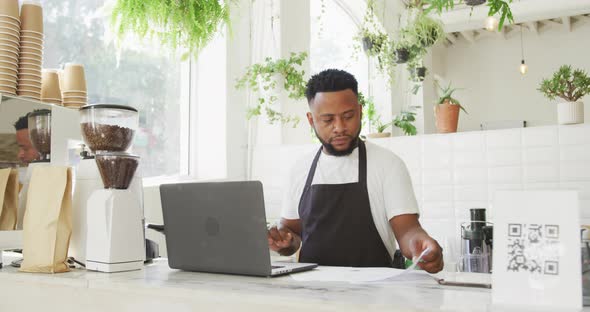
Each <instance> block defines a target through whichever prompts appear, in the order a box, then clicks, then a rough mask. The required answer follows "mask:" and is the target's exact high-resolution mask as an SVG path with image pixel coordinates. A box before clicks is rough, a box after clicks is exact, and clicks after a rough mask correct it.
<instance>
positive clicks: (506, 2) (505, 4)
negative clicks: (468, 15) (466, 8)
mask: <svg viewBox="0 0 590 312" xmlns="http://www.w3.org/2000/svg"><path fill="white" fill-rule="evenodd" d="M413 1H414V2H418V4H415V5H416V6H417V7H423V6H424V5H426V6H427V8H426V9H425V10H424V12H425V13H429V12H431V11H436V12H437V13H438V14H441V13H442V12H443V11H449V10H452V9H454V8H455V5H456V4H458V3H464V2H465V1H464V0H459V1H458V2H456V0H413ZM510 3H512V0H487V6H488V8H489V9H488V16H494V15H496V14H499V15H500V20H499V22H498V31H500V30H502V28H503V27H504V23H505V22H506V20H508V22H510V23H514V17H513V15H512V10H510Z"/></svg>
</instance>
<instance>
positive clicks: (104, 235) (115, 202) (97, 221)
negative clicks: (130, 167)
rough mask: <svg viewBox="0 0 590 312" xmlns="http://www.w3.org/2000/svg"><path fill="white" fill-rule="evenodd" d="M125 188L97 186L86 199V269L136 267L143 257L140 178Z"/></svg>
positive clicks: (127, 269) (128, 268)
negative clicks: (97, 188)
mask: <svg viewBox="0 0 590 312" xmlns="http://www.w3.org/2000/svg"><path fill="white" fill-rule="evenodd" d="M133 180H134V182H132V183H131V185H130V187H129V188H128V189H104V188H103V189H100V190H96V191H94V192H92V194H91V195H90V197H89V198H88V201H87V211H86V218H87V223H86V224H87V233H88V234H87V237H86V244H87V248H86V269H87V270H93V271H100V272H122V271H131V270H140V269H142V268H143V263H144V260H145V238H144V225H143V223H144V219H143V209H142V207H143V205H142V190H141V179H140V178H134V179H133Z"/></svg>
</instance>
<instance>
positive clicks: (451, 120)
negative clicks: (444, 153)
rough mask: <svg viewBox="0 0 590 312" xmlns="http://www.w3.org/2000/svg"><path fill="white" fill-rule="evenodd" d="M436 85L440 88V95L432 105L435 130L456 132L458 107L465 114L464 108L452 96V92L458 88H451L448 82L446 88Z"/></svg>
mask: <svg viewBox="0 0 590 312" xmlns="http://www.w3.org/2000/svg"><path fill="white" fill-rule="evenodd" d="M437 86H438V87H439V89H440V92H441V96H440V97H439V99H438V101H437V102H436V105H435V106H434V115H435V118H436V130H437V131H438V133H451V132H457V125H458V124H459V109H461V110H462V111H464V112H465V113H466V114H467V111H466V110H465V108H463V106H461V104H460V103H459V101H458V100H457V99H455V98H454V97H453V93H454V92H455V91H457V90H459V89H457V88H452V87H451V84H450V83H449V85H448V86H447V87H446V88H443V87H441V86H440V85H438V83H437Z"/></svg>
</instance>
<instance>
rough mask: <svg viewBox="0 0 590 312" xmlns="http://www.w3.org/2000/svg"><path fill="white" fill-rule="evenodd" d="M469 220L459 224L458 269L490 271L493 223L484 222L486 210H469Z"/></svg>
mask: <svg viewBox="0 0 590 312" xmlns="http://www.w3.org/2000/svg"><path fill="white" fill-rule="evenodd" d="M469 212H470V215H471V221H470V222H467V223H463V224H461V252H462V255H461V262H460V263H459V265H460V268H459V270H460V271H463V272H476V273H490V272H491V270H492V248H493V236H492V235H493V234H492V233H493V225H492V224H491V223H488V222H486V210H485V209H483V208H474V209H470V210H469Z"/></svg>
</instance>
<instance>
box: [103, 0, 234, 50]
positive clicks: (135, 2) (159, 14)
mask: <svg viewBox="0 0 590 312" xmlns="http://www.w3.org/2000/svg"><path fill="white" fill-rule="evenodd" d="M229 22H230V18H229V1H225V2H220V1H218V0H165V1H162V0H117V2H116V4H115V6H114V8H113V11H112V15H111V24H112V25H113V27H114V29H115V31H116V33H117V34H118V36H119V39H120V40H121V39H122V38H123V37H124V35H126V34H128V33H134V34H136V35H138V36H139V37H140V38H157V39H158V40H159V41H160V42H161V43H162V44H163V45H165V46H168V47H170V48H172V49H173V50H178V49H179V48H180V49H186V50H187V51H186V53H185V55H184V57H185V58H186V57H188V56H189V55H190V54H198V52H199V51H200V50H201V49H202V48H203V47H205V45H207V43H209V41H211V39H212V38H213V37H214V36H215V34H216V33H217V32H218V31H219V30H220V29H221V27H222V26H223V25H224V24H228V25H229Z"/></svg>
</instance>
